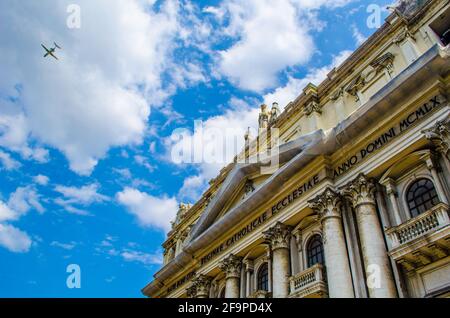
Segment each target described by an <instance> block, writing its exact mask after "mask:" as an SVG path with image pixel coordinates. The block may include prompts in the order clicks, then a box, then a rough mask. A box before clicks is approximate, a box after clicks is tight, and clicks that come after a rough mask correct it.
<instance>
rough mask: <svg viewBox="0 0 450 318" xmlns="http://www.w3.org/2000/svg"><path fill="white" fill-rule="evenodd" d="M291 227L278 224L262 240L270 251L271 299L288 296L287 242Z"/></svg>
mask: <svg viewBox="0 0 450 318" xmlns="http://www.w3.org/2000/svg"><path fill="white" fill-rule="evenodd" d="M290 231H291V227H290V226H287V225H284V224H283V223H280V222H278V223H277V224H275V226H274V227H272V228H270V229H269V230H268V231H266V232H263V235H264V238H265V240H266V241H267V242H269V244H270V247H271V249H272V277H273V289H272V293H273V294H272V295H273V298H287V297H288V296H289V269H290V263H289V245H290V244H289V240H290V237H291V232H290Z"/></svg>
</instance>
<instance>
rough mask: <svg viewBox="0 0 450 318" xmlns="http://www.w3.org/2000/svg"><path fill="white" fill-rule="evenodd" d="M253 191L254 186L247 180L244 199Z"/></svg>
mask: <svg viewBox="0 0 450 318" xmlns="http://www.w3.org/2000/svg"><path fill="white" fill-rule="evenodd" d="M254 191H255V186H254V184H253V181H252V180H250V179H248V180H247V181H246V182H245V186H244V198H246V197H247V196H249V195H250V194H251V193H253V192H254Z"/></svg>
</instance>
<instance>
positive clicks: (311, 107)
mask: <svg viewBox="0 0 450 318" xmlns="http://www.w3.org/2000/svg"><path fill="white" fill-rule="evenodd" d="M314 112H316V113H318V114H322V107H321V106H320V104H319V103H318V102H316V101H312V102H310V103H309V104H307V105H306V106H305V108H303V113H304V114H305V115H306V116H309V115H311V114H312V113H314Z"/></svg>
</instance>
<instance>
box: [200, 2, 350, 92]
mask: <svg viewBox="0 0 450 318" xmlns="http://www.w3.org/2000/svg"><path fill="white" fill-rule="evenodd" d="M353 1H355V0H337V1H336V0H312V1H311V0H248V1H239V0H225V1H223V2H222V3H221V4H220V5H219V6H217V7H207V8H206V9H204V12H207V13H210V14H212V15H213V16H214V17H215V18H216V19H217V22H218V23H219V25H221V28H219V31H218V33H219V35H218V37H219V38H223V37H225V38H229V39H231V41H232V44H231V45H230V47H228V48H227V49H224V50H222V51H220V52H219V56H218V57H217V64H218V66H219V72H220V73H221V74H222V75H224V76H225V77H227V78H228V79H229V80H230V81H231V82H232V83H233V84H234V85H236V86H238V87H240V88H242V89H246V90H251V91H256V92H263V91H264V90H266V89H268V88H272V87H274V86H276V85H277V84H278V79H279V75H280V72H281V71H285V70H287V69H288V68H289V67H293V66H299V65H304V64H305V63H306V62H308V61H309V60H310V58H311V57H312V56H313V54H314V51H315V44H314V40H313V37H312V32H317V31H318V30H320V29H321V28H323V22H322V21H320V19H319V16H318V13H317V10H318V9H320V8H323V7H325V8H329V9H333V8H337V7H342V6H345V5H347V4H348V3H350V2H353Z"/></svg>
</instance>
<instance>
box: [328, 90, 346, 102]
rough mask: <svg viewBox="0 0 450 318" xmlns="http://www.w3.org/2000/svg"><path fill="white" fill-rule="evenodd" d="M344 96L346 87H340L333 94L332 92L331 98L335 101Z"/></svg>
mask: <svg viewBox="0 0 450 318" xmlns="http://www.w3.org/2000/svg"><path fill="white" fill-rule="evenodd" d="M342 96H344V88H343V87H340V88H338V89H337V90H336V91H335V92H334V93H333V94H331V96H330V99H331V100H332V101H333V102H334V101H337V100H338V99H339V98H341V97H342Z"/></svg>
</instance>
